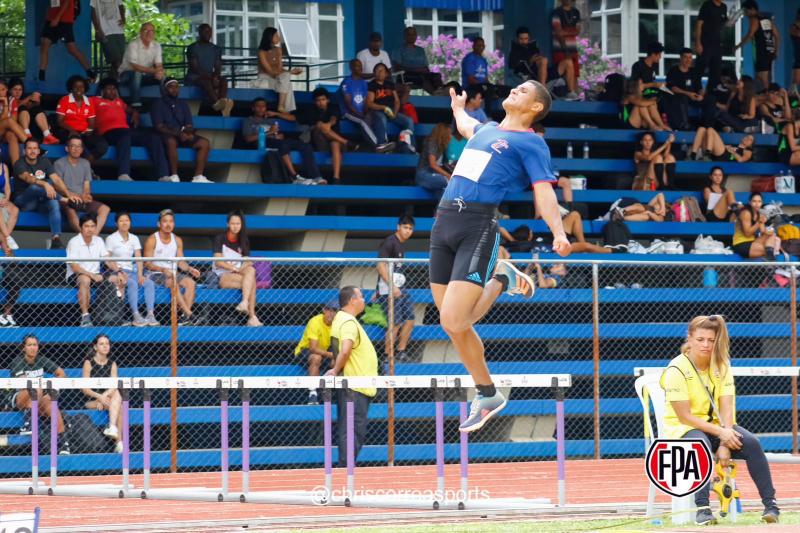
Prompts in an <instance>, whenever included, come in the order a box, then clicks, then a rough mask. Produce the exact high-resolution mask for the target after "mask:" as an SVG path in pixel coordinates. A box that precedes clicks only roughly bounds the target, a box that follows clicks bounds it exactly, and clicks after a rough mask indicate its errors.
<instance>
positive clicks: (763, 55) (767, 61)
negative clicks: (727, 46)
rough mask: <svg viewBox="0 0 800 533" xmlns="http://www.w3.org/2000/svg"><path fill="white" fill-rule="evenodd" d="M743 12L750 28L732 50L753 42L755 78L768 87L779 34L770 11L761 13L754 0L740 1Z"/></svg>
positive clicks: (779, 39) (777, 47)
mask: <svg viewBox="0 0 800 533" xmlns="http://www.w3.org/2000/svg"><path fill="white" fill-rule="evenodd" d="M742 9H744V14H745V15H747V17H748V18H749V19H750V29H749V30H748V31H747V35H745V36H744V38H743V39H742V42H740V43H739V44H737V45H736V47H735V48H734V50H736V49H739V48H741V47H742V46H744V45H745V44H747V43H748V42H749V41H751V40H753V39H755V41H754V43H753V59H754V60H755V70H756V79H758V81H759V82H761V88H762V89H766V88H767V87H769V84H770V78H771V75H772V63H773V62H774V61H775V59H777V57H778V50H780V47H781V44H780V43H781V35H780V33H779V32H778V26H777V25H776V24H775V21H774V19H773V17H772V14H770V13H761V12H760V11H759V10H758V3H757V2H756V1H755V0H746V1H745V2H743V3H742Z"/></svg>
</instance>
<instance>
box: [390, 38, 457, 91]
mask: <svg viewBox="0 0 800 533" xmlns="http://www.w3.org/2000/svg"><path fill="white" fill-rule="evenodd" d="M403 41H404V42H403V46H399V47H397V48H395V49H394V50H392V58H391V67H392V68H393V69H394V70H397V71H402V72H403V80H404V81H405V82H406V83H411V84H412V85H413V86H416V87H422V89H423V90H424V91H425V92H427V93H428V94H436V95H442V96H443V95H444V94H446V92H445V89H444V83H443V82H442V75H441V74H439V73H438V72H431V69H430V68H429V66H428V58H427V56H426V55H425V49H424V48H422V47H421V46H417V30H416V28H414V27H413V26H409V27H407V28H406V29H404V30H403Z"/></svg>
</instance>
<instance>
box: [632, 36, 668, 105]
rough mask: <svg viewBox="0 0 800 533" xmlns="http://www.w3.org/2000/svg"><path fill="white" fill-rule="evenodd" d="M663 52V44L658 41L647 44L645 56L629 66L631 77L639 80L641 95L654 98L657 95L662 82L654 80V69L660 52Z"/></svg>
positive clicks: (659, 59) (656, 66) (659, 57)
mask: <svg viewBox="0 0 800 533" xmlns="http://www.w3.org/2000/svg"><path fill="white" fill-rule="evenodd" d="M663 53H664V46H663V45H662V44H661V43H659V42H655V43H650V44H648V45H647V56H645V57H643V58H642V59H640V60H639V61H637V62H636V63H634V64H633V67H631V79H632V80H639V85H640V88H641V91H642V96H644V97H645V98H654V97H657V96H658V95H659V91H658V89H659V88H660V87H661V86H663V85H664V84H663V83H660V82H657V81H656V69H657V68H658V63H659V61H661V54H663Z"/></svg>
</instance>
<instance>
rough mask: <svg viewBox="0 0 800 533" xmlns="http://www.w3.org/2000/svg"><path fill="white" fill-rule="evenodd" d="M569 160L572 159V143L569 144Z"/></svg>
mask: <svg viewBox="0 0 800 533" xmlns="http://www.w3.org/2000/svg"><path fill="white" fill-rule="evenodd" d="M567 159H572V141H570V142H568V143H567Z"/></svg>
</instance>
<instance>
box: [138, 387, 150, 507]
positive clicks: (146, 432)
mask: <svg viewBox="0 0 800 533" xmlns="http://www.w3.org/2000/svg"><path fill="white" fill-rule="evenodd" d="M139 384H140V386H141V389H142V398H143V401H142V415H143V419H142V426H143V437H142V440H143V442H142V459H143V464H142V471H143V474H144V492H145V493H146V492H147V491H148V490H150V397H151V393H150V390H149V389H145V388H144V382H141V381H140V382H139Z"/></svg>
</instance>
